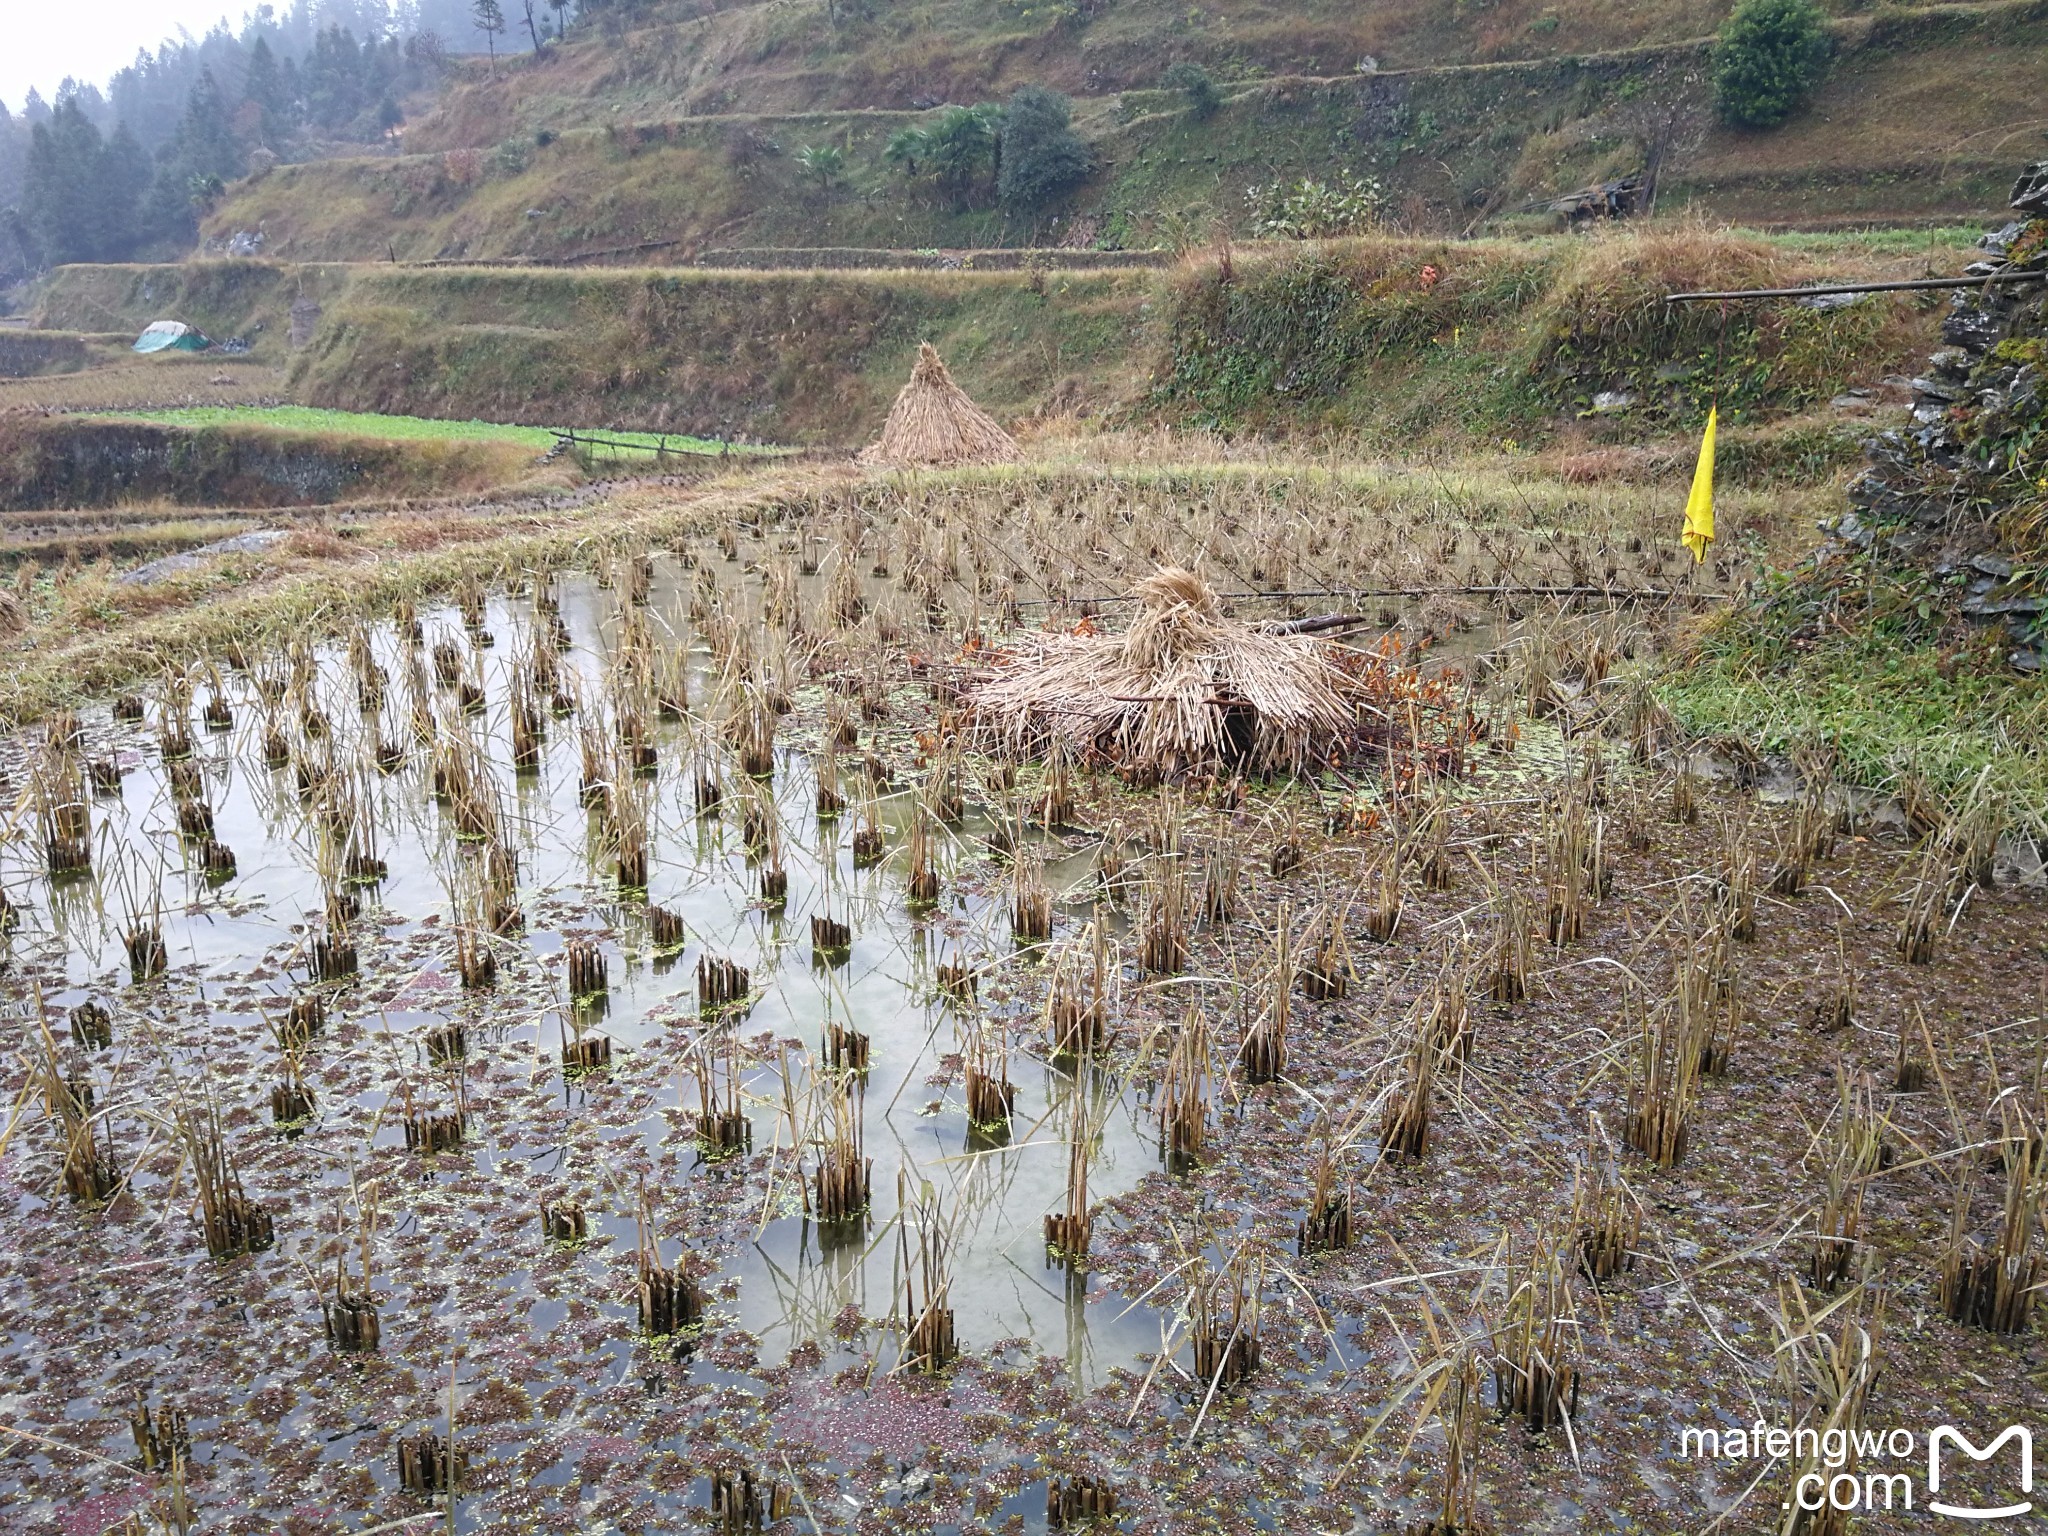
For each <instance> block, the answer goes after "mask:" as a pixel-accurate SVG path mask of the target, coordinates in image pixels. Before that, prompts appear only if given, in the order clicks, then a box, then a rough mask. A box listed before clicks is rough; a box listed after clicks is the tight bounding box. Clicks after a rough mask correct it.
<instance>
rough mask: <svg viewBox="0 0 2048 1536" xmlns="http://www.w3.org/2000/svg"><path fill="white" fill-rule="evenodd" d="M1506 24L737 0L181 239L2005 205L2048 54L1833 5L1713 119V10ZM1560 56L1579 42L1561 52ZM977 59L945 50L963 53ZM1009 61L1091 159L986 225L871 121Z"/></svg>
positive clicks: (953, 240)
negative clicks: (1293, 190) (1300, 187)
mask: <svg viewBox="0 0 2048 1536" xmlns="http://www.w3.org/2000/svg"><path fill="white" fill-rule="evenodd" d="M1442 9H1444V10H1445V11H1446V12H1447V13H1448V12H1449V11H1450V10H1451V9H1452V8H1450V7H1444V8H1442ZM1510 9H1511V8H1509V7H1506V6H1502V7H1459V8H1457V15H1453V16H1450V17H1449V18H1448V19H1446V18H1445V17H1436V18H1435V21H1431V20H1430V18H1431V17H1433V16H1434V15H1435V13H1434V11H1429V10H1426V9H1424V8H1419V7H1418V8H1406V9H1404V8H1401V7H1395V8H1393V9H1391V10H1390V11H1389V12H1388V13H1387V14H1386V15H1384V16H1381V15H1379V14H1378V13H1377V12H1375V13H1374V15H1373V17H1372V18H1366V19H1361V18H1357V17H1353V18H1351V19H1349V20H1343V19H1341V18H1333V19H1329V20H1321V19H1319V17H1320V16H1321V13H1320V11H1319V10H1318V9H1317V8H1316V7H1314V6H1309V7H1306V8H1302V9H1296V8H1290V10H1289V11H1288V13H1287V17H1286V20H1285V25H1283V24H1282V21H1281V19H1280V18H1277V17H1275V16H1274V15H1273V14H1272V13H1271V12H1268V11H1263V10H1257V9H1247V10H1244V11H1241V12H1239V11H1232V12H1229V13H1226V14H1220V15H1219V16H1217V17H1215V18H1209V19H1205V21H1204V23H1203V24H1202V25H1201V26H1200V27H1199V28H1194V29H1193V30H1192V31H1190V30H1189V26H1188V24H1186V22H1185V19H1184V18H1183V20H1182V21H1179V22H1176V21H1169V20H1165V19H1162V18H1158V17H1154V18H1152V20H1153V21H1156V22H1157V23H1158V27H1159V30H1158V32H1157V33H1156V34H1152V33H1148V32H1147V31H1146V30H1145V29H1146V27H1147V26H1148V25H1150V23H1148V22H1147V21H1146V14H1147V13H1146V12H1145V11H1144V9H1143V7H1140V8H1138V9H1136V10H1134V11H1133V12H1131V13H1129V14H1126V13H1125V12H1122V11H1119V10H1116V9H1113V8H1109V9H1105V10H1104V11H1102V13H1101V14H1100V15H1099V16H1098V17H1096V18H1094V19H1087V18H1084V17H1081V16H1075V17H1070V18H1068V19H1066V20H1063V21H1061V22H1059V23H1058V24H1056V25H1052V26H1050V27H1045V26H1041V27H1039V28H1038V29H1037V30H1032V29H1031V28H1029V27H1024V26H1022V24H1021V23H1017V22H1015V21H1014V13H1013V12H1012V11H1010V10H1009V9H1007V8H999V7H994V6H988V5H980V4H976V3H973V0H963V3H962V5H961V7H960V8H959V9H958V11H957V14H956V13H955V11H953V10H951V9H948V8H947V7H943V6H932V7H927V8H924V9H921V10H919V11H916V12H914V13H912V14H911V15H910V16H909V17H908V18H898V19H896V20H892V21H891V22H890V23H889V24H888V26H886V27H885V26H884V25H883V24H882V22H880V21H873V22H862V23H858V24H854V23H849V24H847V25H846V26H845V27H844V28H842V29H841V30H839V31H837V32H835V31H834V30H833V29H832V28H831V27H829V26H827V25H825V24H824V22H823V19H822V16H823V13H822V12H820V11H817V10H815V9H814V8H810V7H804V6H744V7H736V8H732V9H727V10H723V11H718V12H715V13H713V14H711V15H708V16H704V17H701V18H698V19H696V20H676V21H670V22H665V23H663V24H660V25H655V26H646V27H641V28H638V29H635V30H618V31H615V32H614V33H612V34H611V35H605V34H603V33H598V32H592V33H590V34H588V35H586V36H584V37H583V39H582V40H581V41H571V42H570V43H568V44H567V45H565V46H563V47H562V48H561V49H560V50H559V51H556V52H552V53H549V54H547V55H543V56H542V58H541V59H540V61H539V62H537V63H534V64H531V65H527V64H519V65H512V64H505V65H503V66H501V67H500V68H499V70H498V71H497V73H496V75H495V76H490V75H482V76H479V74H478V72H477V71H475V70H474V69H471V70H468V71H467V72H466V74H465V76H464V78H463V79H462V80H461V81H460V82H458V83H457V84H456V85H454V86H453V87H452V88H451V89H450V91H449V92H448V93H447V94H446V96H445V98H444V99H443V100H442V101H441V103H440V104H439V105H438V106H436V107H435V108H433V109H432V110H430V111H428V112H426V113H425V114H424V115H423V116H420V117H419V118H417V119H416V120H415V121H414V123H413V124H412V125H411V126H410V127H409V129H408V130H407V133H406V137H405V144H406V148H407V151H408V153H406V154H403V155H400V156H396V157H391V156H385V157H377V158H368V159H336V160H322V161H315V162H311V163H306V164H300V165H292V166H284V167H280V168H278V169H276V170H274V171H272V172H270V173H269V174H268V175H266V176H264V177H262V178H260V179H253V180H249V181H244V182H241V183H238V184H237V185H236V186H235V187H234V188H233V189H232V190H231V193H230V195H229V196H228V197H227V198H226V199H225V200H224V201H223V202H222V203H221V204H220V206H219V207H218V208H217V209H216V210H215V211H214V212H213V214H212V215H211V217H210V218H209V219H208V220H207V222H206V225H205V233H206V235H207V237H208V238H209V239H212V240H214V241H221V240H224V239H226V238H227V237H228V236H230V235H231V234H233V233H234V232H236V231H261V233H262V234H263V236H264V241H265V245H264V249H265V250H266V252H268V253H270V254H273V255H278V256H283V257H287V258H290V259H295V260H322V261H326V260H378V259H397V260H401V261H403V260H453V261H477V260H512V261H523V262H552V261H561V260H582V259H616V256H617V254H618V253H622V252H623V253H624V254H625V255H627V256H628V257H632V258H635V259H639V260H644V261H655V262H662V263H668V262H677V261H684V260H688V259H691V258H692V257H693V256H694V255H695V254H696V253H697V252H699V251H700V250H702V249H705V248H707V247H725V246H741V247H761V246H777V247H810V246H834V245H846V246H885V247H897V248H912V249H915V248H920V247H975V246H985V245H995V244H1026V243H1031V242H1033V241H1038V242H1042V243H1064V244H1078V245H1088V246H1096V247H1104V248H1118V247H1135V246H1149V245H1158V244H1166V243H1172V241H1173V240H1174V239H1175V238H1176V237H1177V232H1179V231H1186V230H1197V231H1206V230H1207V229H1208V228H1209V227H1210V226H1211V225H1212V224H1213V223H1214V222H1215V221H1216V220H1217V219H1219V218H1221V219H1222V220H1224V221H1225V222H1227V223H1230V224H1232V225H1234V226H1235V227H1236V228H1237V229H1238V231H1239V232H1240V233H1243V232H1244V231H1245V230H1246V229H1247V227H1248V225H1249V223H1250V210H1249V207H1248V204H1247V198H1246V194H1247V192H1248V191H1249V190H1250V189H1252V188H1255V187H1260V186H1268V185H1271V184H1273V183H1275V182H1284V181H1291V180H1293V179H1296V178H1299V177H1317V178H1324V179H1331V180H1334V179H1335V178H1337V177H1338V176H1339V175H1342V174H1359V175H1364V176H1369V177H1372V178H1375V179H1377V180H1378V181H1379V182H1380V183H1381V184H1382V185H1383V186H1384V188H1385V189H1386V193H1387V210H1388V214H1389V216H1390V217H1391V218H1392V219H1393V221H1394V222H1395V223H1397V224H1398V225H1399V226H1401V227H1403V228H1406V229H1410V230H1414V231H1418V232H1439V233H1457V232H1459V231H1461V230H1464V229H1467V228H1469V227H1471V226H1472V225H1474V224H1475V223H1477V222H1480V221H1481V220H1483V219H1485V218H1487V217H1491V216H1497V215H1500V214H1502V213H1509V214H1512V212H1513V211H1514V210H1515V209H1516V208H1517V207H1518V206H1519V205H1522V204H1525V203H1528V202H1530V201H1532V200H1536V199H1540V198H1542V197H1543V196H1545V195H1548V194H1554V193H1557V192H1559V191H1564V190H1569V189H1571V188H1573V187H1577V186H1581V185H1584V184H1586V183H1588V182H1591V181H1595V180H1599V179H1601V178H1605V177H1611V176H1615V175H1619V174H1623V173H1625V172H1628V171H1632V170H1638V169H1641V168H1642V167H1643V166H1644V165H1645V164H1646V162H1647V161H1648V160H1649V159H1650V157H1651V156H1652V154H1653V153H1654V152H1655V150H1656V149H1657V147H1658V146H1659V145H1661V146H1663V160H1662V169H1661V183H1660V198H1659V208H1660V210H1661V211H1664V212H1673V211H1685V210H1691V211H1694V212H1696V213H1698V214H1700V215H1702V216H1704V217H1707V218H1710V219H1739V220H1741V221H1743V222H1746V223H1752V224H1758V225H1769V224H1774V223H1776V224H1788V225H1793V226H1797V227H1803V228H1811V227H1825V226H1828V225H1831V224H1861V223H1872V222H1887V221H1889V222H1897V221H1900V220H1908V221H1912V220H1929V219H1971V218H1978V217H1988V216H1991V215H1993V214H1995V212H1996V211H1997V209H1998V208H1999V207H2000V206H2001V205H2002V202H2003V194H2004V191H2005V182H2006V181H2007V180H2008V179H2009V173H2010V166H2011V163H2012V161H2013V158H2014V155H2015V153H2016V152H2018V151H2017V150H2016V147H2015V144H2014V142H2013V140H2014V137H2015V135H2018V136H2019V137H2020V138H2022V139H2030V138H2031V135H2030V134H2029V133H2028V132H2027V130H2026V127H2025V125H2026V124H2028V123H2029V122H2032V121H2033V120H2034V119H2035V118H2036V117H2038V115H2039V98H2038V86H2039V63H2040V60H2041V58H2042V57H2043V56H2044V54H2048V3H2044V0H1996V3H1990V4H1984V5H1975V6H1929V7H1924V8H1920V9H1916V10H1886V11H1883V12H1880V13H1877V14H1875V15H1870V16H1854V17H1847V18H1844V19H1842V20H1840V21H1839V22H1837V24H1836V28H1835V30H1836V56H1835V60H1834V64H1833V66H1832V69H1831V71H1830V73H1829V75H1828V78H1827V80H1826V82H1825V83H1824V84H1823V86H1822V87H1821V88H1820V90H1819V92H1818V94H1817V95H1816V97H1815V99H1814V100H1813V102H1812V103H1811V105H1810V107H1809V109H1808V110H1806V111H1805V112H1803V113H1802V114H1800V115H1799V116H1797V117H1795V118H1794V119H1793V120H1792V121H1791V122H1789V123H1787V124H1786V125H1784V126H1783V127H1781V128H1779V129H1777V130H1774V131H1771V132H1762V133H1760V132H1737V131H1734V130H1731V129H1728V128H1726V127H1724V126H1721V125H1719V124H1718V123H1717V121H1716V120H1715V117H1714V114H1713V110H1712V102H1711V87H1710V85H1709V83H1708V80H1707V71H1706V64H1707V57H1708V44H1707V41H1706V40H1705V39H1704V38H1702V37H1700V36H1697V35H1694V36H1690V37H1688V36H1686V35H1685V34H1686V33H1688V32H1689V31H1692V30H1693V29H1695V28H1700V27H1702V26H1703V24H1705V23H1706V22H1708V21H1709V20H1711V19H1712V18H1708V17H1704V16H1701V15H1699V14H1698V13H1696V12H1695V13H1692V14H1691V15H1690V16H1688V15H1686V14H1683V13H1681V12H1680V11H1679V10H1677V9H1676V8H1658V7H1650V8H1646V9H1644V10H1642V11H1641V12H1636V11H1634V10H1631V11H1629V12H1628V13H1627V15H1626V23H1624V18H1623V16H1622V15H1620V14H1617V13H1615V12H1613V11H1610V10H1608V9H1603V8H1598V7H1580V8H1577V10H1576V11H1575V10H1574V8H1572V7H1559V8H1557V9H1555V10H1554V11H1552V12H1548V13H1539V14H1538V16H1537V17H1536V20H1538V21H1540V20H1541V19H1542V15H1543V14H1550V15H1554V16H1556V17H1557V18H1558V20H1557V26H1556V27H1555V29H1543V30H1539V31H1536V32H1533V33H1532V31H1531V30H1530V27H1531V25H1533V23H1531V24H1525V25H1523V26H1521V27H1520V29H1519V30H1516V29H1515V28H1514V27H1511V26H1507V27H1506V30H1501V26H1505V24H1506V22H1507V21H1508V20H1511V19H1512V18H1511V17H1510V16H1509V14H1508V13H1509V11H1510ZM1496 11H1499V12H1500V15H1499V16H1498V17H1496V16H1495V12H1496ZM1190 14H1193V13H1190ZM1482 15H1483V16H1484V17H1486V18H1488V25H1486V26H1481V25H1480V24H1479V22H1478V20H1477V19H1476V18H1477V17H1479V16H1482ZM1567 15H1575V16H1576V17H1577V19H1576V20H1573V21H1570V22H1568V21H1567V20H1566V17H1567ZM1460 17H1462V18H1463V19H1459V18H1460ZM1006 18H1010V20H1008V21H1006ZM1496 22H1498V23H1500V26H1496V25H1495V23H1496ZM1437 23H1441V25H1439V24H1437ZM999 24H1005V25H1009V26H1011V28H1012V30H1011V31H1010V32H1007V33H1000V35H998V34H999V32H1000V28H999ZM1146 36H1154V37H1155V43H1156V37H1159V36H1163V37H1166V38H1167V39H1169V41H1168V42H1167V43H1166V44H1165V45H1164V46H1152V47H1151V48H1150V50H1149V52H1148V51H1147V50H1146V49H1145V48H1142V47H1140V46H1139V44H1138V42H1137V41H1136V40H1137V39H1141V38H1143V37H1146ZM1119 39H1127V40H1128V46H1127V45H1126V42H1125V41H1119ZM1425 40H1428V41H1427V42H1425ZM1570 40H1579V41H1581V42H1582V43H1583V44H1586V45H1590V46H1591V47H1592V48H1594V49H1597V50H1602V51H1586V52H1579V51H1567V46H1566V44H1567V42H1568V41H1570ZM970 43H972V44H973V45H974V46H973V47H972V48H971V49H970V48H969V46H968V45H969V44H970ZM1537 43H1541V44H1542V45H1543V48H1544V50H1545V51H1543V52H1540V53H1534V54H1532V56H1529V57H1522V58H1515V59H1510V60H1505V61H1493V60H1486V59H1482V58H1477V57H1475V56H1476V55H1485V54H1489V53H1493V52H1504V51H1505V52H1512V51H1515V50H1516V49H1519V48H1525V47H1527V48H1532V49H1533V48H1534V46H1535V45H1536V44H1537ZM1371 47H1380V48H1383V49H1384V50H1385V52H1384V53H1383V54H1381V55H1378V56H1377V62H1378V64H1379V66H1380V67H1379V68H1377V69H1375V70H1372V71H1365V72H1361V71H1359V70H1357V69H1356V68H1353V67H1350V66H1349V65H1340V64H1337V63H1335V62H1333V61H1335V60H1338V59H1340V58H1349V59H1351V61H1352V64H1355V63H1356V62H1357V61H1358V57H1359V56H1361V55H1363V54H1365V53H1367V52H1370V49H1371ZM1553 47H1554V50H1555V51H1549V50H1551V49H1552V48H1553ZM1183 53H1185V54H1190V55H1194V56H1199V57H1202V58H1204V59H1205V60H1206V61H1207V62H1208V64H1209V66H1210V67H1211V68H1212V69H1213V72H1214V78H1215V79H1216V81H1217V82H1218V85H1219V89H1220V92H1221V98H1222V99H1221V102H1220V105H1219V106H1218V107H1217V109H1216V110H1215V111H1214V112H1213V113H1211V114H1209V115H1206V116H1202V115H1198V114H1197V113H1195V112H1193V111H1191V110H1190V109H1189V107H1188V104H1187V102H1186V101H1185V99H1184V98H1183V97H1182V96H1181V95H1180V94H1179V93H1177V92H1170V91H1165V90H1161V89H1158V88H1157V86H1158V82H1159V76H1160V73H1161V71H1162V70H1163V69H1164V67H1165V65H1166V63H1167V62H1168V61H1169V60H1170V59H1172V58H1174V57H1175V56H1176V55H1179V54H1183ZM970 54H971V58H972V66H971V67H970V66H969V65H968V64H967V63H963V62H959V61H960V60H965V59H967V58H968V57H969V56H970ZM1411 61H1412V63H1411ZM1397 64H1399V65H1406V66H1408V67H1399V68H1397V67H1393V66H1394V65H1397ZM1300 71H1310V72H1300ZM1315 71H1325V72H1321V73H1319V72H1315ZM1033 79H1041V80H1046V81H1050V82H1052V83H1054V84H1056V85H1060V86H1063V87H1066V88H1068V89H1069V90H1070V91H1072V92H1073V94H1074V97H1075V127H1076V129H1077V130H1078V131H1079V132H1080V133H1081V134H1082V136H1083V137H1084V138H1085V139H1086V140H1087V141H1088V143H1089V145H1090V147H1091V148H1092V150H1093V151H1094V154H1095V156H1096V160H1097V169H1096V171H1095V173H1094V174H1093V176H1091V177H1090V178H1089V180H1088V181H1087V182H1086V183H1085V184H1084V185H1083V186H1081V187H1080V188H1079V189H1078V191H1077V192H1076V193H1075V194H1074V195H1073V196H1072V197H1071V199H1069V200H1068V201H1067V202H1065V203H1064V204H1062V205H1059V206H1056V207H1054V208H1052V209H1050V210H1048V211H1047V213H1046V214H1045V215H1043V216H1042V217H1038V218H1035V219H1019V218H1015V217H1006V216H1004V215H1003V214H1002V213H1000V212H999V211H997V210H996V209H995V208H994V206H993V199H992V197H991V196H989V195H988V194H987V192H986V189H984V188H980V187H975V186H969V187H965V188H954V189H949V190H947V191H945V192H941V191H939V190H936V189H935V188H933V187H932V186H930V185H928V184H925V183H913V182H911V181H909V180H907V179H906V178H905V177H904V176H903V175H902V174H901V172H900V168H898V167H896V166H893V165H891V164H890V163H889V161H888V159H887V157H886V154H885V151H886V148H887V146H888V143H889V141H890V138H891V137H892V135H894V134H895V133H897V132H898V131H899V130H900V129H902V128H904V127H907V126H913V125H918V124H920V123H928V122H929V121H930V120H931V110H930V109H931V108H932V107H933V106H934V104H936V103H940V102H944V101H948V100H952V101H963V100H977V99H983V98H985V97H1000V96H1001V95H1002V94H1003V93H1004V92H1005V91H1007V90H1008V89H1010V88H1011V87H1013V86H1014V85H1016V84H1018V83H1020V82H1023V81H1027V80H1033ZM921 108H922V109H923V110H920V109H921ZM812 147H822V148H826V149H829V150H831V151H833V152H835V153H836V155H837V157H838V158H839V160H840V162H841V169H840V170H839V171H837V172H836V173H835V174H834V175H833V176H832V177H831V178H830V179H829V180H823V179H819V178H816V177H813V176H812V175H810V174H808V172H807V169H806V166H805V164H804V162H803V160H802V159H801V158H800V153H799V152H800V151H802V150H804V149H806V148H812ZM1178 237H1179V238H1185V236H1184V235H1180V236H1178Z"/></svg>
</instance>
